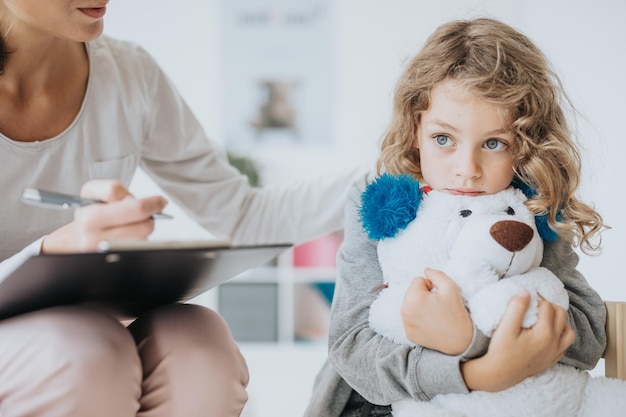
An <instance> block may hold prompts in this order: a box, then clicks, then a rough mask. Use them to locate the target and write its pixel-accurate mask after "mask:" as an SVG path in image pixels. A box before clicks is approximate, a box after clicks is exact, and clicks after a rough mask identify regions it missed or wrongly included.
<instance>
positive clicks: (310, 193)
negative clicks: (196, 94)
mask: <svg viewBox="0 0 626 417" xmlns="http://www.w3.org/2000/svg"><path fill="white" fill-rule="evenodd" d="M106 5H107V1H105V0H47V1H45V2H41V1H40V0H0V29H1V31H0V74H1V75H0V109H1V111H0V164H1V165H2V167H3V169H2V172H3V176H4V178H3V182H2V195H3V203H2V208H1V211H2V216H0V229H1V230H2V237H3V239H2V241H1V242H0V260H1V261H2V262H1V263H0V279H2V278H3V277H5V276H7V274H8V273H9V272H10V271H11V270H12V269H13V268H14V267H15V266H16V265H19V264H20V263H21V262H22V261H23V260H24V259H26V258H27V257H29V256H31V255H34V254H39V253H55V252H57V253H58V252H68V251H89V250H94V249H95V247H96V244H97V243H98V242H99V241H101V240H108V239H114V238H145V237H147V236H148V235H149V234H150V233H151V232H152V231H153V228H154V224H153V220H152V217H151V216H152V214H154V213H157V212H160V211H161V210H162V209H163V208H164V207H165V205H166V204H167V200H166V199H165V198H163V197H162V196H152V197H147V198H141V199H139V198H135V197H134V196H132V195H131V194H130V193H129V192H128V190H127V186H128V184H129V182H130V180H131V178H132V176H133V173H134V172H135V169H136V168H137V167H138V166H141V167H142V168H143V169H144V170H145V171H146V172H147V173H148V174H149V175H150V176H151V177H152V178H153V179H154V180H155V181H156V182H157V183H158V184H159V185H160V186H161V188H163V189H164V190H165V192H166V193H167V194H168V195H169V196H170V197H171V198H172V199H174V200H175V201H176V202H177V203H179V204H180V205H181V206H183V207H185V208H186V209H187V210H188V211H189V212H190V213H191V214H192V216H193V217H194V218H195V219H196V220H197V221H198V222H199V223H200V224H201V225H202V226H203V227H205V228H207V229H208V230H209V231H211V232H212V233H213V234H215V235H216V236H217V237H225V238H228V239H229V240H230V241H231V242H233V243H234V244H253V243H272V242H302V241H305V240H308V239H311V238H313V237H316V236H320V235H324V234H326V233H330V232H331V231H334V230H337V229H339V228H341V225H342V211H343V197H344V194H345V191H346V190H347V188H348V185H349V184H350V183H351V182H352V181H353V179H354V177H355V175H356V174H357V172H356V171H354V172H347V173H346V174H345V175H343V176H342V177H341V178H339V177H335V178H332V179H326V180H323V179H318V180H316V181H315V182H313V181H312V182H309V183H300V184H293V185H290V186H283V187H275V188H265V189H256V188H251V187H250V186H249V184H248V182H247V179H246V177H244V176H242V175H240V174H239V173H238V171H237V170H235V169H234V168H233V167H231V166H230V165H229V164H228V162H227V159H226V158H225V156H224V153H223V152H222V150H221V149H219V148H218V147H217V146H216V145H215V144H214V143H212V142H211V141H210V140H209V139H208V138H207V137H206V135H205V133H204V132H203V130H202V128H201V126H200V124H199V122H198V121H197V119H196V118H195V117H194V116H193V114H192V113H191V111H190V110H189V108H188V107H187V105H186V104H185V103H184V101H183V100H182V99H181V97H180V96H179V94H178V93H177V91H176V89H175V88H174V87H173V86H172V84H171V83H170V81H169V80H168V78H167V77H166V76H165V75H164V73H163V71H162V70H161V69H160V68H159V67H158V65H157V64H156V63H155V61H154V60H153V59H152V58H151V57H150V56H149V55H148V54H147V53H146V52H145V51H144V50H143V49H142V48H140V47H138V46H136V45H133V44H131V43H127V42H121V41H117V40H114V39H111V38H109V37H107V36H103V35H102V31H103V18H104V15H105V13H106ZM25 187H37V188H43V189H49V190H53V191H60V192H67V193H76V192H78V190H80V189H81V188H82V191H81V194H82V195H83V196H84V197H89V198H97V199H101V200H104V201H106V202H107V203H108V204H99V205H92V206H88V207H84V208H81V209H78V210H77V211H76V212H75V213H74V215H72V213H67V212H64V211H47V212H42V211H41V209H38V208H36V207H30V206H25V205H23V204H21V203H20V195H21V192H22V190H23V189H24V188H25ZM88 278H89V277H88V276H86V277H85V279H88ZM0 352H1V353H0V408H1V410H2V413H3V415H4V416H7V417H8V416H26V415H28V416H46V417H48V416H85V415H90V416H100V415H101V416H107V417H110V416H118V417H122V416H169V417H175V416H186V417H189V416H231V415H239V413H240V412H241V410H242V408H243V406H244V404H245V401H246V392H245V388H246V384H247V380H248V373H247V368H246V364H245V361H244V359H243V358H242V357H241V355H240V353H239V350H238V348H237V346H236V344H235V343H234V341H233V339H232V336H231V335H230V332H229V330H228V328H227V326H226V325H225V323H224V321H223V319H222V318H221V317H220V316H219V315H218V314H216V313H215V312H212V311H211V310H208V309H205V308H202V307H197V306H190V305H176V306H166V307H164V308H161V309H157V310H155V311H153V312H151V313H149V314H147V315H145V316H142V317H139V318H137V319H136V320H135V321H134V322H133V323H132V324H131V325H130V326H129V327H128V328H125V327H124V326H122V325H121V324H119V323H118V322H117V321H115V320H114V319H112V318H110V317H108V316H105V315H103V314H101V313H97V312H94V311H91V310H88V309H86V308H82V307H72V308H69V307H63V308H54V309H49V310H43V311H39V312H35V313H31V314H26V315H23V316H19V317H16V318H13V319H9V320H5V321H3V322H1V323H0Z"/></svg>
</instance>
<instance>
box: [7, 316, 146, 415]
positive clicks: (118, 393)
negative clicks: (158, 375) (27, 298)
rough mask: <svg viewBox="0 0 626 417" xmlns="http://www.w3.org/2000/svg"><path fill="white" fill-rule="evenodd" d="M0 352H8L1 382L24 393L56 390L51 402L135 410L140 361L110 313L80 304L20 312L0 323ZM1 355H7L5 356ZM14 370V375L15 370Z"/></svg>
mask: <svg viewBox="0 0 626 417" xmlns="http://www.w3.org/2000/svg"><path fill="white" fill-rule="evenodd" d="M0 336H1V337H2V339H4V340H5V341H9V342H2V343H0V345H1V347H0V351H1V352H2V353H3V355H4V354H10V357H11V358H12V360H11V361H10V362H11V368H12V369H14V370H15V372H11V368H6V367H5V368H4V369H3V375H2V376H1V378H2V380H3V381H5V382H3V383H6V384H9V385H12V386H13V387H14V388H15V389H16V392H24V393H25V394H24V395H23V396H24V397H29V396H30V395H31V394H32V395H37V392H38V391H39V392H41V391H45V392H47V393H50V392H51V391H54V393H55V395H53V396H52V395H51V396H50V401H51V405H50V407H55V406H59V407H68V406H70V405H71V409H82V407H86V406H89V407H94V406H95V405H100V404H102V405H103V407H104V409H105V410H106V409H107V407H110V403H115V404H120V407H122V408H117V409H116V410H111V411H115V412H120V414H119V415H134V414H130V413H127V412H126V411H129V412H130V411H132V410H133V409H134V410H136V408H137V407H138V400H139V397H140V395H141V391H140V389H141V363H140V361H139V357H138V355H137V349H136V346H135V344H134V341H133V339H132V337H131V336H130V334H129V332H128V331H127V330H126V329H125V328H124V327H123V326H122V325H120V324H119V323H118V322H116V321H115V320H114V319H113V318H111V317H109V316H107V315H104V314H101V313H97V312H95V311H93V310H90V309H86V308H80V307H60V308H51V309H47V310H42V311H39V312H35V313H31V314H27V315H23V316H18V317H15V318H14V319H11V320H8V321H5V322H3V323H2V325H1V326H0ZM5 359H7V357H6V356H5ZM16 374H18V375H19V376H18V375H16Z"/></svg>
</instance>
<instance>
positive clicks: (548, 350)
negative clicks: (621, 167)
mask: <svg viewBox="0 0 626 417" xmlns="http://www.w3.org/2000/svg"><path fill="white" fill-rule="evenodd" d="M562 99H563V94H562V91H561V86H560V82H559V80H558V78H557V76H556V75H555V74H553V72H552V71H551V70H550V69H549V66H548V63H547V60H546V58H545V57H544V56H543V54H542V53H541V52H540V51H539V49H538V48H537V47H536V46H535V45H534V44H533V43H532V42H531V41H530V40H529V39H528V38H527V37H525V36H524V35H523V34H521V33H519V32H518V31H516V30H515V29H513V28H511V27H509V26H507V25H506V24H503V23H501V22H498V21H495V20H491V19H476V20H472V21H455V22H451V23H448V24H445V25H443V26H441V27H440V28H438V29H437V30H436V31H435V32H434V33H433V35H432V36H431V37H430V38H429V39H428V40H427V42H426V44H425V46H424V47H423V49H422V50H421V52H420V53H419V54H418V55H417V56H416V57H415V58H414V59H413V60H412V61H411V62H410V63H409V65H408V67H407V68H406V70H405V71H404V73H403V75H402V76H401V78H400V81H399V83H398V85H397V88H396V92H395V98H394V113H393V119H392V122H391V126H390V128H389V130H388V132H387V134H386V136H385V137H384V140H383V143H382V151H381V155H380V157H379V161H378V170H379V173H381V172H383V171H386V172H389V173H392V174H401V173H408V174H411V175H413V176H414V177H415V178H416V179H418V180H419V181H420V182H422V183H423V184H428V185H429V186H430V187H432V188H433V189H435V190H442V191H445V192H449V193H451V194H463V195H480V194H491V193H496V192H498V191H500V190H502V189H504V188H507V187H508V186H509V185H510V184H511V182H513V181H514V180H515V181H521V182H523V183H525V184H527V185H528V186H530V187H532V188H533V189H534V190H535V191H536V195H535V196H534V197H533V198H532V199H530V201H529V202H528V205H529V207H530V208H531V210H532V211H533V212H535V213H536V214H545V213H547V215H548V223H549V225H550V227H551V229H552V230H553V231H554V232H555V233H557V234H558V238H557V239H556V240H555V241H554V242H552V243H546V245H545V249H544V261H543V266H545V267H547V268H549V269H550V270H552V271H553V272H554V273H555V274H556V275H557V276H558V277H559V278H560V279H561V280H562V281H563V283H564V284H565V287H566V288H567V290H568V292H569V297H570V309H569V314H568V313H567V312H566V311H565V310H563V309H561V308H559V307H556V306H554V305H553V304H551V303H549V302H547V301H542V302H541V304H540V317H539V321H538V323H537V324H536V325H535V326H533V327H532V328H530V329H522V328H521V322H522V317H523V314H524V312H525V310H526V308H527V306H528V303H529V297H528V294H521V295H519V296H518V297H516V298H515V299H514V300H513V301H512V302H511V304H510V305H509V308H508V310H507V314H506V316H505V318H504V319H503V321H502V323H501V325H500V326H499V328H498V330H497V331H496V332H495V333H494V335H493V337H492V339H491V341H488V340H486V337H485V336H484V335H483V334H481V333H480V332H479V331H478V330H477V329H476V328H475V327H473V324H472V323H471V320H470V318H469V315H468V312H467V310H466V309H465V307H464V305H463V301H462V299H461V295H460V293H459V291H458V288H457V287H456V285H455V284H454V283H452V281H451V280H450V279H449V278H448V277H447V276H446V275H445V274H443V273H442V272H441V271H434V270H427V271H425V277H418V278H416V279H414V280H413V283H412V284H411V287H410V288H409V290H408V291H407V294H406V296H405V299H404V302H403V305H402V317H403V322H404V327H405V331H406V334H407V337H408V338H409V340H411V341H412V342H414V343H416V344H417V345H419V346H418V347H417V348H410V347H408V346H401V345H397V344H394V343H393V342H391V341H389V340H387V339H385V338H383V337H382V336H380V335H378V334H376V333H375V332H374V331H372V330H371V329H370V328H369V326H368V308H369V306H370V304H371V303H372V301H373V300H374V299H375V298H376V297H377V294H378V291H379V289H380V287H381V285H382V282H383V281H382V276H381V272H380V267H379V265H378V263H377V258H376V256H377V255H376V242H374V241H371V240H369V239H368V238H367V236H366V234H365V232H364V231H363V230H362V228H361V226H360V221H359V203H360V195H361V193H362V192H363V190H364V188H365V186H366V185H367V181H360V182H357V183H356V184H355V185H354V186H353V189H352V190H351V192H350V194H349V201H348V203H347V205H346V226H345V238H344V242H343V245H342V246H341V248H340V252H339V255H338V270H339V276H338V282H337V287H336V292H335V298H334V301H333V307H332V316H331V329H330V338H329V345H330V346H329V361H328V362H327V363H326V365H325V366H324V368H323V369H322V371H321V372H320V374H319V375H318V377H317V380H316V385H315V389H314V393H313V398H312V400H311V403H310V404H309V407H308V410H307V415H308V416H316V417H319V416H333V417H334V416H389V415H391V414H390V410H389V407H388V406H386V404H390V403H392V402H394V401H398V400H401V399H409V398H412V399H415V400H428V399H430V398H432V397H433V396H435V395H437V394H439V393H455V392H456V393H466V392H468V391H469V390H487V391H497V390H502V389H505V388H507V387H510V386H512V385H514V384H516V383H517V382H519V381H521V380H522V379H524V378H526V377H528V376H531V375H534V374H536V373H538V372H540V371H543V370H544V369H546V368H547V367H549V366H551V365H552V364H554V363H555V362H557V361H559V360H560V361H562V362H563V363H566V364H570V365H572V366H576V367H580V368H583V369H591V368H592V367H593V366H594V365H595V364H596V362H597V361H598V359H599V358H600V356H601V355H602V353H603V351H604V347H605V343H606V336H605V334H604V320H605V308H604V305H603V302H602V300H601V299H600V297H599V296H598V294H597V293H596V292H595V291H594V290H593V289H591V288H590V287H589V286H588V285H587V283H586V281H585V279H584V278H583V277H582V276H581V275H580V273H579V272H578V271H576V269H575V267H576V264H577V260H578V258H577V255H576V254H575V253H574V252H573V250H572V245H574V244H580V245H581V247H582V249H583V250H585V251H593V250H597V249H599V248H598V247H597V246H595V245H593V244H592V241H591V239H592V237H593V236H594V235H595V234H596V233H597V232H598V231H600V229H601V228H602V227H603V223H602V219H601V217H600V216H599V215H598V213H596V212H595V211H594V210H593V209H592V208H590V207H589V206H587V205H585V204H584V203H582V202H581V201H579V200H578V199H577V198H576V196H575V192H576V190H577V187H578V185H579V178H580V156H579V153H578V150H577V148H576V146H575V145H574V143H573V141H572V139H571V135H570V132H569V130H568V127H567V124H566V120H565V116H564V113H563V111H562V109H561V100H562ZM432 288H437V290H438V291H437V292H432V291H431V289H432Z"/></svg>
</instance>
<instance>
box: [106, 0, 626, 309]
mask: <svg viewBox="0 0 626 417" xmlns="http://www.w3.org/2000/svg"><path fill="white" fill-rule="evenodd" d="M224 1H228V0H224ZM333 4H334V7H335V12H336V27H335V32H336V51H335V52H336V74H335V77H336V80H335V85H336V96H335V103H333V105H334V108H335V110H336V114H335V128H334V138H333V141H334V142H333V145H332V146H330V147H329V148H328V149H318V150H307V152H306V153H298V152H295V151H293V150H291V151H290V150H286V151H280V150H278V149H271V150H268V151H265V152H264V151H263V150H259V151H258V152H257V154H255V157H256V158H258V159H259V160H261V161H262V163H263V166H265V167H272V169H268V172H267V175H266V177H265V180H266V182H277V181H281V180H282V179H281V178H285V177H287V176H285V175H283V174H284V173H286V172H289V173H290V175H289V176H290V177H293V176H306V175H309V174H310V173H311V172H314V171H316V170H322V169H327V167H328V166H329V164H331V165H332V164H335V165H338V164H341V163H342V161H343V160H345V159H348V160H357V159H364V158H368V159H371V158H372V157H373V156H374V155H375V152H376V146H377V142H378V140H379V137H380V135H381V134H382V131H383V129H384V127H385V125H386V123H387V120H388V117H389V114H390V103H391V94H392V90H393V86H394V83H395V81H396V79H397V76H398V74H399V72H400V70H401V68H402V64H403V62H404V60H405V59H406V58H408V57H409V56H411V55H412V54H413V53H414V52H415V51H417V49H418V48H419V46H420V44H421V43H422V42H423V40H424V38H425V37H426V36H427V35H428V34H429V33H430V32H432V30H433V29H434V28H435V27H436V26H438V25H439V24H441V23H443V22H444V21H446V20H448V19H451V18H464V17H475V16H479V15H487V16H492V17H497V18H500V19H502V20H504V21H506V22H507V23H510V24H512V25H514V26H516V27H517V28H519V29H521V30H522V31H523V32H525V33H526V34H527V35H529V36H530V37H531V38H532V39H534V40H535V41H536V42H537V43H538V44H539V46H540V47H541V48H542V49H543V50H544V51H545V52H546V53H547V55H548V56H549V58H550V59H551V60H552V62H553V64H554V66H555V67H556V69H557V72H558V73H559V74H560V76H561V77H562V79H563V82H564V84H565V87H566V90H567V91H568V93H569V95H570V97H571V99H572V100H573V102H574V104H575V105H576V107H577V108H578V109H579V110H580V111H581V112H582V113H583V115H584V119H581V120H580V134H581V140H582V141H583V145H584V147H585V149H586V150H585V157H586V160H585V163H586V168H585V172H584V179H583V188H582V190H581V196H582V197H583V198H584V199H585V200H587V201H591V202H593V203H595V204H596V207H597V208H598V209H599V210H600V211H601V212H602V213H603V214H604V216H605V220H606V221H607V223H608V224H610V225H611V226H612V227H613V229H612V230H610V231H608V232H607V233H605V235H604V239H603V243H604V247H605V249H604V252H603V254H602V255H600V256H597V257H593V258H590V257H587V256H582V258H581V264H580V269H581V270H582V271H583V273H584V274H585V275H586V276H587V277H588V279H589V281H590V282H591V283H592V285H594V286H595V287H596V288H597V289H598V290H599V292H600V293H601V295H602V296H603V297H605V298H610V299H622V300H626V276H623V274H624V272H623V269H622V268H621V267H620V265H619V259H620V255H621V252H622V251H624V250H626V231H625V230H626V220H625V216H621V215H620V214H621V213H620V208H621V207H620V203H622V202H623V201H624V199H623V197H621V196H620V194H619V193H620V192H621V191H622V189H623V188H624V187H623V186H622V185H621V184H620V182H621V181H620V180H621V177H620V174H621V172H620V171H621V170H622V167H623V166H624V162H623V161H622V160H623V155H624V150H625V146H626V145H625V144H624V143H625V140H624V131H625V130H624V129H623V128H622V126H623V123H624V119H625V116H626V106H625V105H624V101H623V99H624V97H626V81H625V79H624V75H625V74H626V72H625V67H626V47H625V46H624V41H626V26H625V25H623V22H622V20H623V18H624V16H626V3H622V2H619V1H617V0H615V1H611V0H599V1H595V2H583V1H582V0H569V1H565V0H560V1H553V2H546V1H543V0H491V1H461V0H457V1H453V0H447V1H439V2H435V1H415V0H386V1H376V0H333ZM219 23H220V1H219V0H177V1H171V0H169V1H167V0H134V1H125V2H121V1H117V2H115V1H114V2H111V3H109V6H108V12H107V18H106V23H105V32H106V33H108V34H110V35H113V36H117V37H121V38H126V39H131V40H134V41H137V42H139V43H140V44H142V45H143V46H144V47H145V48H146V49H147V50H148V51H150V52H151V53H152V54H153V55H154V56H155V57H156V59H157V60H158V61H159V62H160V63H161V65H162V66H163V67H164V69H165V71H166V72H167V73H168V74H169V75H170V76H171V77H172V79H173V80H174V81H175V83H176V84H177V86H178V87H179V89H180V91H181V93H182V94H183V96H184V97H185V98H186V99H187V101H188V102H189V104H190V105H191V107H192V108H193V109H194V111H195V112H196V114H197V116H198V118H199V119H200V121H201V122H202V124H203V125H204V126H205V128H206V130H207V133H208V134H209V135H210V136H212V137H214V138H216V139H219V138H220V137H221V129H222V126H221V123H220V120H221V118H222V109H221V108H220V101H221V99H220V94H221V90H220V64H219V59H220V39H219ZM133 187H134V189H135V192H137V193H138V194H147V193H149V192H152V190H153V189H154V188H153V186H152V185H150V183H149V182H148V181H147V180H146V179H145V178H143V177H139V178H138V179H137V181H135V183H134V185H133ZM170 211H173V212H174V213H175V214H176V216H177V217H178V220H177V221H175V222H172V223H169V224H165V222H162V223H161V224H160V225H159V226H158V227H159V228H160V229H159V230H158V231H157V232H160V233H162V235H163V236H167V237H170V236H172V237H176V236H178V235H177V234H181V233H182V234H184V235H185V236H190V235H194V236H195V235H197V236H202V235H203V233H204V232H201V231H199V229H198V228H197V227H196V226H195V225H194V224H193V223H192V222H190V221H189V220H188V219H186V218H185V217H184V215H183V214H182V213H180V212H179V211H178V209H176V208H172V209H170Z"/></svg>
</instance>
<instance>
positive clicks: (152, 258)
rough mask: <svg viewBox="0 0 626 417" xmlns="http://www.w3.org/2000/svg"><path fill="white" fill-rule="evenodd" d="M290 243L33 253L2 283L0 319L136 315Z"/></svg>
mask: <svg viewBox="0 0 626 417" xmlns="http://www.w3.org/2000/svg"><path fill="white" fill-rule="evenodd" d="M291 246H292V245H291V244H288V243H283V244H273V245H255V246H230V245H224V246H220V245H218V246H215V245H194V244H186V245H181V246H180V247H176V246H175V245H174V246H172V245H166V246H161V247H160V246H158V245H156V246H150V245H147V246H145V247H142V248H134V247H132V246H131V247H129V248H126V249H119V250H117V249H115V248H110V249H109V250H107V251H104V252H90V253H76V254H41V255H37V256H32V257H30V258H29V259H27V260H26V261H25V262H24V263H23V264H22V265H20V266H19V267H18V268H17V269H16V270H15V271H13V272H12V273H11V274H10V275H9V276H8V277H7V278H6V279H4V280H3V281H2V282H0V320H1V319H6V318H9V317H12V316H16V315H19V314H24V313H28V312H31V311H34V310H39V309H43V308H48V307H54V306H59V305H71V304H80V305H86V306H91V307H94V308H97V309H100V310H103V311H105V312H107V313H110V314H112V315H114V316H115V317H117V318H119V319H126V318H134V317H137V316H139V315H141V314H143V313H145V312H147V311H149V310H151V309H153V308H155V307H158V306H161V305H165V304H169V303H175V302H185V301H188V300H190V299H191V298H193V297H195V296H197V295H199V294H202V293H203V292H205V291H207V290H209V289H211V288H214V287H216V286H218V285H219V284H221V283H223V282H226V281H228V280H229V279H231V278H233V277H235V276H236V275H239V274H240V273H242V272H244V271H246V270H248V269H250V268H253V267H256V266H260V265H263V264H265V263H267V262H269V261H271V260H272V259H274V258H275V257H276V256H277V255H279V254H280V253H281V252H283V251H284V250H285V249H287V248H289V247H291Z"/></svg>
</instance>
